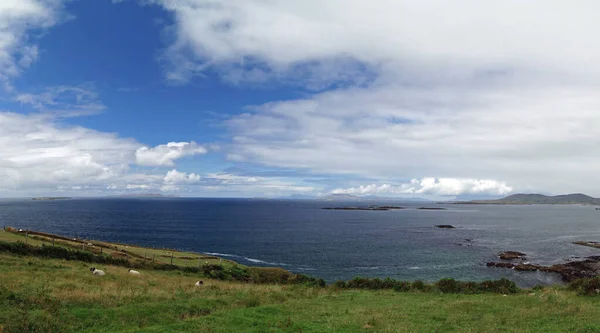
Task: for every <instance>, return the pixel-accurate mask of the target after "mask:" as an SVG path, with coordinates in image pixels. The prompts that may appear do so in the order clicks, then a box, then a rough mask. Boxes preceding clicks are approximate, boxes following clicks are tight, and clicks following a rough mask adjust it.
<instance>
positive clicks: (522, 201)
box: [457, 193, 600, 205]
mask: <svg viewBox="0 0 600 333" xmlns="http://www.w3.org/2000/svg"><path fill="white" fill-rule="evenodd" d="M457 203H461V204H495V205H578V204H579V205H600V198H594V197H591V196H589V195H586V194H583V193H571V194H560V195H554V196H548V195H543V194H539V193H517V194H513V195H509V196H507V197H504V198H502V199H496V200H471V201H464V202H457Z"/></svg>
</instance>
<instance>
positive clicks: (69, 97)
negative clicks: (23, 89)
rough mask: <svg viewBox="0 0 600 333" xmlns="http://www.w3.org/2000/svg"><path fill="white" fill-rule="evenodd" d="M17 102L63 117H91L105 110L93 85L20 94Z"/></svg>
mask: <svg viewBox="0 0 600 333" xmlns="http://www.w3.org/2000/svg"><path fill="white" fill-rule="evenodd" d="M15 100H16V101H18V102H20V103H22V104H28V105H31V106H32V107H33V108H35V109H37V110H39V111H40V112H45V113H52V114H54V115H57V116H61V117H68V116H81V115H91V114H96V113H99V112H101V111H103V110H104V109H105V106H104V104H102V102H100V100H99V99H98V94H97V93H96V90H95V88H94V86H93V85H92V84H87V85H80V86H57V87H47V88H45V89H44V90H43V91H42V92H39V93H35V94H33V93H21V94H18V95H17V96H16V97H15Z"/></svg>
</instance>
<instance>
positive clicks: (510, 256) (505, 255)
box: [498, 251, 526, 260]
mask: <svg viewBox="0 0 600 333" xmlns="http://www.w3.org/2000/svg"><path fill="white" fill-rule="evenodd" d="M525 256H526V254H525V253H523V252H517V251H505V252H502V253H500V254H499V255H498V257H500V259H502V260H515V259H525Z"/></svg>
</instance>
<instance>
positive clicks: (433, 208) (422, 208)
mask: <svg viewBox="0 0 600 333" xmlns="http://www.w3.org/2000/svg"><path fill="white" fill-rule="evenodd" d="M417 209H419V210H448V209H446V208H442V207H419V208H417Z"/></svg>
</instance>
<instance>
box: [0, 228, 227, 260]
mask: <svg viewBox="0 0 600 333" xmlns="http://www.w3.org/2000/svg"><path fill="white" fill-rule="evenodd" d="M0 241H8V242H17V241H21V242H25V241H27V243H28V244H30V245H35V246H41V245H52V238H51V237H50V236H40V235H29V237H27V240H26V237H25V233H24V232H22V233H13V232H0ZM81 242H82V241H81V240H78V241H71V240H64V239H56V240H55V241H54V244H55V245H56V246H62V247H67V248H71V249H80V250H81V249H84V250H87V251H91V252H94V253H100V249H101V248H102V253H103V254H106V255H116V256H119V257H130V258H131V259H139V260H142V259H144V258H145V259H146V260H147V261H152V260H154V262H156V263H163V264H170V263H171V256H172V257H173V261H172V263H173V265H178V266H189V267H198V266H199V265H204V264H220V265H224V266H226V267H227V266H231V265H234V264H236V263H235V262H233V261H231V260H226V259H222V258H218V257H215V256H208V255H203V254H198V253H193V252H182V251H176V250H169V249H153V248H144V247H139V246H133V245H127V244H113V243H108V242H101V241H83V242H84V243H86V244H87V243H91V244H93V245H92V246H91V247H90V246H84V245H83V244H82V243H81Z"/></svg>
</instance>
